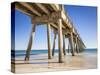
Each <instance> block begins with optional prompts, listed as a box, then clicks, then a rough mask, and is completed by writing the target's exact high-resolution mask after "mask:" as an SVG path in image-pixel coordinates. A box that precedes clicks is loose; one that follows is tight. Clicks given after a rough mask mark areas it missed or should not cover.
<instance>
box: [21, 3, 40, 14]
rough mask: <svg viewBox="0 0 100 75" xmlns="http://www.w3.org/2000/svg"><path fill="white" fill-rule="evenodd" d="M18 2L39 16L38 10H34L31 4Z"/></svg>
mask: <svg viewBox="0 0 100 75" xmlns="http://www.w3.org/2000/svg"><path fill="white" fill-rule="evenodd" d="M20 4H21V5H23V6H24V7H26V8H28V9H29V10H30V11H32V12H33V13H34V14H36V15H37V16H41V14H40V13H39V12H38V11H36V10H35V9H34V8H33V7H32V6H30V5H29V4H28V3H24V2H20Z"/></svg>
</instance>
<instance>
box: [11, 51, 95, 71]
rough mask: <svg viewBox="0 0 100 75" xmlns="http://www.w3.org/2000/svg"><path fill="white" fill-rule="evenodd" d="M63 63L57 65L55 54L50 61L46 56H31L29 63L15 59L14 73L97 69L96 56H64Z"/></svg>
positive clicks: (19, 58) (20, 58)
mask: <svg viewBox="0 0 100 75" xmlns="http://www.w3.org/2000/svg"><path fill="white" fill-rule="evenodd" d="M64 60H65V62H64V63H58V55H57V53H56V54H55V56H54V57H53V58H52V59H48V56H47V54H39V55H31V56H30V60H29V61H24V57H17V58H16V59H15V64H12V65H15V73H31V72H32V73H33V72H34V73H35V72H49V71H68V70H83V69H96V68H97V54H94V55H91V54H84V53H83V54H82V53H81V54H78V55H76V56H71V55H66V56H64Z"/></svg>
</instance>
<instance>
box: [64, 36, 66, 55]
mask: <svg viewBox="0 0 100 75" xmlns="http://www.w3.org/2000/svg"><path fill="white" fill-rule="evenodd" d="M63 53H64V55H66V47H65V35H63Z"/></svg>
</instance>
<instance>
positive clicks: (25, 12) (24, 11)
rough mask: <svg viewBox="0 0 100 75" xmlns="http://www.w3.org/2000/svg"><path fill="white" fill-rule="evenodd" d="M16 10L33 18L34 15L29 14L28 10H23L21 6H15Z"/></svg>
mask: <svg viewBox="0 0 100 75" xmlns="http://www.w3.org/2000/svg"><path fill="white" fill-rule="evenodd" d="M15 9H16V10H19V11H20V12H22V13H24V14H26V15H28V16H33V15H32V14H30V13H28V12H27V11H26V10H23V9H22V8H21V7H20V6H19V5H17V4H15Z"/></svg>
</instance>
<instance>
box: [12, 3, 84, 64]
mask: <svg viewBox="0 0 100 75" xmlns="http://www.w3.org/2000/svg"><path fill="white" fill-rule="evenodd" d="M14 8H15V9H16V10H19V11H21V12H22V13H24V14H26V15H28V16H29V17H30V18H31V24H32V31H31V33H30V39H29V42H28V46H27V49H26V56H25V61H28V60H29V57H30V51H31V48H32V42H33V41H32V40H34V37H35V36H34V34H36V33H35V31H36V27H37V26H38V25H40V24H42V25H43V24H46V25H47V43H48V59H52V58H53V57H54V52H55V40H56V36H57V35H58V50H59V51H58V58H59V60H58V62H59V63H63V62H64V56H65V55H66V53H67V52H68V53H71V54H72V56H75V55H76V54H78V53H80V52H82V51H83V50H84V49H85V48H86V46H85V44H84V42H83V40H82V38H81V37H80V35H79V33H78V31H77V30H76V28H75V27H74V26H75V25H74V24H73V22H72V21H71V19H70V18H69V16H68V14H67V12H65V9H64V6H63V5H62V4H45V3H32V2H15V3H14ZM51 29H53V33H54V39H53V48H51V38H50V36H51V34H50V32H51ZM65 39H68V45H66V42H65ZM65 46H68V51H67V50H66V47H65Z"/></svg>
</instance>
